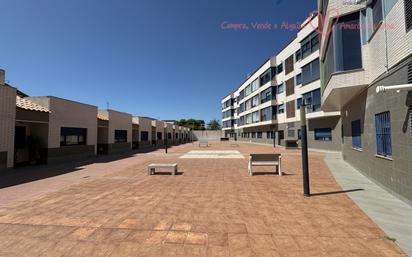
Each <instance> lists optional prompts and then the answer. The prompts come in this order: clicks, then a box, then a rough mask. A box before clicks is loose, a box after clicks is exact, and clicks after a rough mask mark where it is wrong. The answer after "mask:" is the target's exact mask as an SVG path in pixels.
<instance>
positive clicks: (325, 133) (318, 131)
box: [315, 128, 332, 141]
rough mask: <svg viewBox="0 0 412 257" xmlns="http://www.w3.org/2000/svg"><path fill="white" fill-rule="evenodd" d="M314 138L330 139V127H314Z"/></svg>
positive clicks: (319, 139) (320, 139) (318, 139)
mask: <svg viewBox="0 0 412 257" xmlns="http://www.w3.org/2000/svg"><path fill="white" fill-rule="evenodd" d="M315 140H316V141H332V129H331V128H315Z"/></svg>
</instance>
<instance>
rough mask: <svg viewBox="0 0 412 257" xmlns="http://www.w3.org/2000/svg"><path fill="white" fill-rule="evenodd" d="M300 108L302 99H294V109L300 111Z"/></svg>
mask: <svg viewBox="0 0 412 257" xmlns="http://www.w3.org/2000/svg"><path fill="white" fill-rule="evenodd" d="M301 106H302V97H301V98H298V99H296V109H298V110H299V109H300V107H301Z"/></svg>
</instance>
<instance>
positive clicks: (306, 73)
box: [302, 59, 320, 85]
mask: <svg viewBox="0 0 412 257" xmlns="http://www.w3.org/2000/svg"><path fill="white" fill-rule="evenodd" d="M319 77H320V71H319V59H316V60H314V61H312V62H311V63H308V64H306V65H305V66H303V67H302V84H303V85H307V84H309V83H312V82H313V81H315V80H318V79H319Z"/></svg>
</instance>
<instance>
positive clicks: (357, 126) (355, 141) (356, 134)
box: [352, 120, 362, 149]
mask: <svg viewBox="0 0 412 257" xmlns="http://www.w3.org/2000/svg"><path fill="white" fill-rule="evenodd" d="M352 147H353V148H358V149H361V148H362V138H361V121H360V120H355V121H352Z"/></svg>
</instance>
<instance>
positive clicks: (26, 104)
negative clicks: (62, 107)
mask: <svg viewBox="0 0 412 257" xmlns="http://www.w3.org/2000/svg"><path fill="white" fill-rule="evenodd" d="M16 106H17V107H19V108H21V109H25V110H30V111H37V112H50V111H49V110H48V109H47V108H45V107H43V106H41V105H39V104H36V103H34V102H32V101H30V100H29V99H27V98H23V97H20V96H16Z"/></svg>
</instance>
